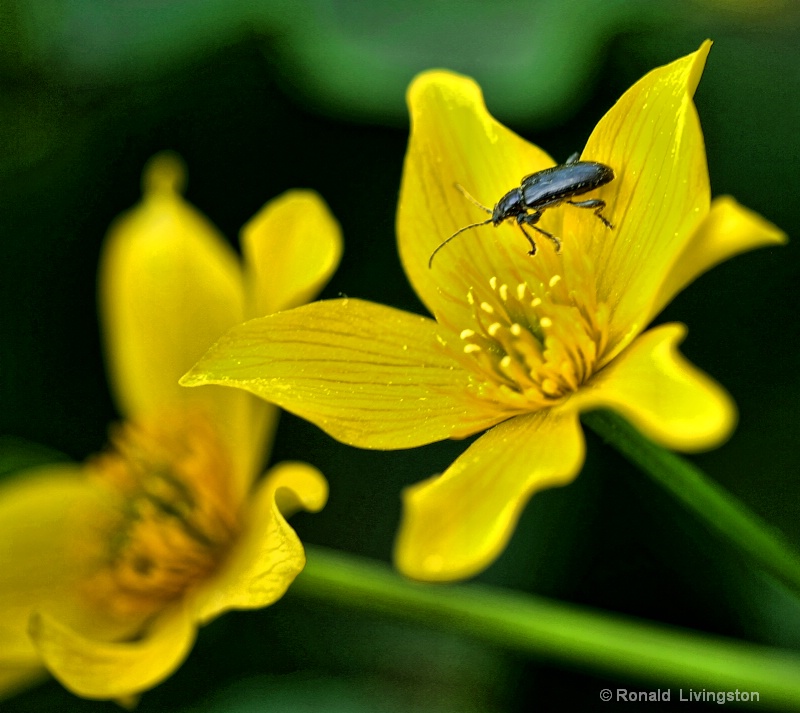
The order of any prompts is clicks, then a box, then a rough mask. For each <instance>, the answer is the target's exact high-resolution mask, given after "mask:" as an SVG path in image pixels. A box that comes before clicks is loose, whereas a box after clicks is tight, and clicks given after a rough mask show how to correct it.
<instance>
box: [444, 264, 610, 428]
mask: <svg viewBox="0 0 800 713" xmlns="http://www.w3.org/2000/svg"><path fill="white" fill-rule="evenodd" d="M572 282H573V284H572V285H570V284H567V283H568V280H566V279H565V278H564V277H562V275H560V274H553V275H551V276H550V277H549V278H546V280H545V281H539V280H537V279H532V278H530V277H529V278H528V279H527V280H526V281H524V282H515V283H511V282H510V281H509V282H507V283H506V282H501V281H500V280H499V279H498V278H497V277H491V278H490V279H489V280H488V282H484V283H483V284H478V285H475V286H473V287H472V288H471V289H470V290H469V292H468V293H467V296H466V298H467V301H468V303H469V305H470V308H471V311H472V315H473V319H472V320H471V324H469V326H467V325H464V328H463V329H462V330H461V332H460V334H459V337H460V343H458V344H451V343H449V344H447V347H448V349H449V350H451V352H452V353H454V355H456V357H457V359H458V360H459V361H460V362H461V364H462V365H463V366H464V367H465V368H466V369H467V370H468V371H469V372H470V373H471V374H472V375H473V379H472V387H473V389H474V392H475V393H476V395H477V396H479V397H480V398H484V399H489V400H491V401H493V402H495V403H498V404H500V405H502V406H503V407H504V408H508V409H509V410H510V411H518V412H528V411H535V410H538V409H540V408H547V407H549V406H553V405H554V404H556V403H558V402H560V401H561V400H563V399H565V398H567V397H569V395H570V394H572V393H573V392H575V391H577V390H578V389H579V388H580V387H581V385H582V384H584V383H585V382H586V381H587V380H588V379H590V378H591V376H592V375H593V374H594V373H595V371H597V370H598V369H599V368H600V366H602V364H603V359H604V357H605V356H606V355H607V347H608V317H609V310H608V307H607V305H605V304H603V303H597V302H596V301H595V300H590V299H588V298H587V296H588V295H591V294H593V293H594V291H593V290H591V291H585V290H583V289H575V287H576V285H575V284H574V280H573V281H572ZM581 287H583V285H582V286H581Z"/></svg>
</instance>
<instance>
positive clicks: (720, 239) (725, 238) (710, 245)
mask: <svg viewBox="0 0 800 713" xmlns="http://www.w3.org/2000/svg"><path fill="white" fill-rule="evenodd" d="M785 242H786V234H785V233H784V232H783V231H782V230H780V229H778V228H776V227H775V226H774V225H773V224H772V223H770V222H769V221H767V220H764V218H762V217H761V216H760V215H758V214H757V213H754V212H753V211H751V210H748V209H747V208H745V207H744V206H741V205H739V204H738V203H737V202H736V201H735V200H734V199H733V198H731V197H730V196H721V197H720V198H715V199H714V201H713V203H712V204H711V210H710V211H709V213H708V215H707V216H706V217H705V220H703V222H702V223H700V225H699V226H698V228H697V230H696V231H695V233H694V235H693V236H692V239H691V240H690V241H689V242H688V243H687V245H686V247H685V248H684V250H683V252H681V253H680V254H679V255H678V256H677V257H676V259H675V262H674V263H673V265H672V269H671V270H670V271H669V273H668V274H667V276H666V279H665V281H664V283H663V284H662V285H661V289H660V291H659V293H658V295H657V296H656V299H655V302H654V303H653V307H652V315H651V316H652V317H654V316H655V315H657V314H658V313H659V312H660V311H661V310H662V309H663V308H664V306H665V305H667V304H669V303H670V302H671V301H672V299H673V298H674V297H675V295H677V294H678V293H679V292H680V291H681V290H682V289H683V288H684V287H686V286H687V285H688V284H690V283H691V282H693V281H694V280H696V279H697V278H698V277H699V276H700V275H702V274H703V273H704V272H706V271H707V270H710V269H711V268H712V267H714V266H715V265H718V264H719V263H721V262H723V261H725V260H727V259H728V258H731V257H733V256H734V255H738V254H739V253H743V252H746V251H747V250H753V249H755V248H760V247H765V246H768V245H782V244H784V243H785ZM648 321H649V320H648Z"/></svg>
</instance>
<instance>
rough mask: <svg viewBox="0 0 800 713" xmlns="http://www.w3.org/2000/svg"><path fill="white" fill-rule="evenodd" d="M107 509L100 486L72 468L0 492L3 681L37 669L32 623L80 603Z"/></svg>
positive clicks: (17, 480)
mask: <svg viewBox="0 0 800 713" xmlns="http://www.w3.org/2000/svg"><path fill="white" fill-rule="evenodd" d="M100 504H101V503H100V501H99V499H98V490H97V488H96V486H95V484H94V483H92V482H90V481H89V480H88V479H87V478H85V477H84V475H83V473H82V471H81V470H80V469H79V468H78V467H76V466H72V465H53V466H46V467H42V468H38V469H35V470H30V471H26V472H24V473H20V474H19V475H17V476H16V477H14V478H12V479H10V480H7V481H5V482H4V483H3V484H2V487H0V673H1V672H3V671H5V672H6V673H7V674H9V676H10V672H13V671H14V670H18V671H19V669H20V668H22V669H25V668H26V667H28V666H34V667H35V666H38V655H37V654H36V651H35V649H34V648H33V646H32V644H31V642H30V639H29V637H28V632H27V624H28V618H29V616H30V614H31V612H32V611H33V609H34V608H36V607H40V606H55V605H58V606H59V607H61V608H63V607H64V606H66V605H67V604H68V602H67V600H72V599H73V597H74V589H75V585H76V582H78V580H79V579H80V577H81V576H82V575H83V574H85V572H86V566H87V561H86V557H85V555H87V554H88V553H87V550H88V548H87V547H84V545H83V542H84V539H85V538H86V537H87V536H88V535H89V533H88V532H87V523H91V522H94V521H96V519H97V516H98V512H99V511H98V508H99V507H100ZM19 673H22V671H19Z"/></svg>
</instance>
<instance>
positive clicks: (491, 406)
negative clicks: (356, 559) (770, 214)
mask: <svg viewBox="0 0 800 713" xmlns="http://www.w3.org/2000/svg"><path fill="white" fill-rule="evenodd" d="M709 47H710V43H706V44H704V45H703V46H702V47H701V48H700V50H699V51H697V52H695V53H694V54H691V55H689V56H687V57H684V58H683V59H679V60H677V61H676V62H673V63H672V64H669V65H667V66H665V67H661V68H659V69H656V70H654V71H653V72H651V73H649V74H648V75H647V76H645V77H644V78H643V79H641V80H640V81H639V82H637V83H636V84H635V85H634V86H633V87H632V88H631V89H630V90H628V91H627V92H626V93H625V94H624V95H623V97H622V98H621V99H620V100H619V101H618V102H617V104H616V105H615V106H614V107H613V108H612V109H611V110H610V111H609V112H608V114H606V116H605V117H603V119H602V120H601V121H600V123H599V124H598V125H597V127H596V128H595V130H594V132H593V133H592V135H591V137H590V138H589V141H588V143H587V144H586V147H585V148H584V150H583V152H582V159H583V160H591V161H598V162H601V163H603V164H606V165H607V166H610V167H612V168H613V170H614V172H615V174H616V178H615V180H613V181H612V182H610V183H608V184H606V185H604V186H603V187H601V188H600V189H598V190H597V191H595V192H593V193H592V194H590V196H589V197H592V198H600V199H602V200H604V201H605V202H606V204H607V207H606V209H605V210H604V211H603V213H604V215H605V216H606V217H607V218H608V219H609V220H610V222H611V223H612V224H613V226H614V228H613V229H609V228H607V227H606V226H605V225H604V224H603V223H602V222H601V221H600V220H598V218H597V217H596V216H595V215H594V213H593V211H591V210H582V209H580V208H575V207H573V206H569V205H562V206H559V207H555V208H549V209H548V210H547V211H545V213H544V216H543V217H542V219H541V222H540V223H539V225H540V226H541V227H542V228H543V229H544V230H546V231H548V232H550V233H552V234H553V235H556V236H559V237H560V238H561V241H562V245H563V247H562V249H561V251H560V252H556V250H555V246H554V243H553V242H552V241H550V240H548V239H546V238H540V239H539V240H538V248H539V249H538V252H537V254H536V255H535V256H534V257H531V256H529V255H528V254H527V252H528V249H529V246H528V243H527V242H526V241H525V240H524V238H523V236H522V235H521V234H520V232H519V228H518V227H517V226H515V225H514V224H513V222H509V223H504V224H501V225H500V226H499V227H494V226H492V225H487V226H485V227H479V228H476V229H474V230H471V231H469V232H467V233H464V234H462V235H460V236H459V237H458V238H457V239H456V240H453V241H452V242H451V243H449V244H448V245H447V246H446V248H445V249H443V250H442V251H441V252H440V253H439V254H438V255H437V257H436V260H435V261H434V262H433V265H432V268H429V266H428V260H429V257H430V255H431V253H432V252H433V250H434V248H435V247H436V246H437V245H438V244H439V243H441V242H442V240H444V239H445V238H446V237H447V236H449V235H451V234H452V233H453V232H454V231H455V230H456V229H458V228H460V227H462V226H464V225H467V224H470V223H474V222H476V221H477V220H481V219H483V218H485V216H484V215H482V214H481V213H480V211H479V210H478V209H477V208H476V207H475V206H474V205H473V204H472V203H471V202H470V201H468V200H466V199H465V198H464V196H463V195H461V193H459V192H458V191H456V190H455V188H454V184H455V183H459V184H461V185H463V186H464V187H465V188H466V189H467V190H468V191H469V192H470V193H471V194H472V195H474V196H475V197H476V198H477V199H478V200H480V201H482V202H484V203H489V204H490V205H491V203H492V202H493V201H496V200H497V199H499V197H500V196H502V195H503V194H504V193H506V192H507V191H508V190H509V189H510V188H512V187H514V186H517V185H519V182H520V179H521V177H522V176H525V175H527V174H531V173H534V172H536V171H540V170H542V169H544V168H547V167H549V166H553V165H554V164H555V163H556V162H555V161H554V160H553V159H552V158H551V157H550V156H548V155H547V154H545V153H544V152H543V151H542V150H541V149H539V148H537V147H536V146H533V145H531V144H529V143H527V142H526V141H524V140H523V139H521V138H520V137H519V136H517V135H515V134H514V133H512V132H511V131H509V130H508V129H507V128H505V127H504V126H502V125H501V124H499V123H498V122H497V121H495V120H494V119H493V118H492V117H491V116H490V115H489V114H488V112H487V110H486V108H485V106H484V103H483V98H482V96H481V93H480V90H479V88H478V87H477V86H476V85H475V83H474V82H473V81H471V80H470V79H467V78H465V77H461V76H458V75H455V74H451V73H448V72H442V71H435V72H428V73H425V74H422V75H421V76H419V77H417V78H416V79H415V80H414V82H413V83H412V85H411V87H410V89H409V93H408V101H409V105H410V110H411V139H410V145H409V148H408V153H407V155H406V161H405V168H404V172H403V181H402V188H401V193H400V204H399V209H398V216H397V230H398V239H399V248H400V255H401V257H402V260H403V265H404V267H405V270H406V272H407V274H408V276H409V279H410V280H411V283H412V284H413V286H414V289H415V290H416V291H417V294H418V295H419V296H420V298H421V299H422V301H423V302H424V303H425V305H426V306H427V307H428V309H429V310H430V311H431V313H432V314H433V315H434V317H435V320H432V319H428V318H425V317H420V316H417V315H413V314H408V313H406V312H401V311H398V310H395V309H390V308H388V307H384V306H380V305H377V304H372V303H369V302H364V301H359V300H355V299H343V300H332V301H326V302H319V303H315V304H311V305H307V306H304V307H300V308H298V309H296V310H291V311H288V312H283V313H281V314H277V315H273V316H271V317H266V318H264V319H257V320H253V321H251V322H248V323H246V324H244V325H242V326H240V327H236V328H235V329H233V330H231V331H230V332H229V333H228V334H227V335H226V336H225V337H223V338H222V339H221V340H220V341H219V342H218V343H217V344H216V345H215V346H214V347H213V348H212V349H211V350H210V351H209V352H208V353H207V354H206V355H205V356H204V357H203V359H202V360H201V361H200V362H199V364H198V365H197V366H195V368H194V369H193V370H192V371H191V372H189V373H188V374H187V376H186V377H184V380H183V383H185V384H188V385H192V386H196V385H201V384H227V385H230V386H236V387H239V388H242V389H246V390H249V391H251V392H252V393H255V394H258V395H259V396H262V397H263V398H265V399H267V400H269V401H272V402H273V403H276V404H279V405H281V406H282V407H284V408H286V409H287V410H289V411H292V412H294V413H296V414H298V415H300V416H302V417H304V418H306V419H308V420H310V421H312V422H313V423H315V424H317V425H318V426H320V427H321V428H322V429H324V430H325V431H327V432H328V433H330V434H331V435H332V436H334V437H335V438H338V439H339V440H341V441H344V442H345V443H349V444H352V445H356V446H360V447H365V448H387V449H388V448H409V447H412V446H419V445H422V444H425V443H430V442H433V441H437V440H440V439H444V438H460V437H464V436H469V435H471V434H474V433H476V432H479V431H482V430H484V429H489V430H488V431H487V432H486V433H485V434H484V435H482V436H481V437H480V438H478V439H477V440H476V441H475V442H474V443H473V444H472V445H470V446H469V448H467V450H466V451H465V452H464V454H463V455H462V456H461V457H460V458H458V460H456V462H455V463H453V465H452V466H450V468H448V469H447V470H446V472H445V473H443V474H442V475H438V476H435V477H433V478H431V479H429V480H427V481H424V482H422V483H419V484H417V485H415V486H413V487H411V488H409V489H408V490H407V491H406V492H405V495H404V514H403V521H402V524H401V529H400V533H399V536H398V540H397V544H396V552H395V557H396V562H397V566H398V567H399V569H400V570H401V571H402V572H404V573H405V574H407V575H409V576H411V577H415V578H419V579H427V580H451V579H457V578H461V577H466V576H469V575H472V574H474V573H476V572H478V571H480V570H481V569H482V568H484V567H486V566H487V565H488V564H489V563H491V562H492V561H493V560H494V559H495V558H496V557H497V556H498V554H499V553H500V552H501V551H502V549H503V547H504V546H505V544H506V542H507V541H508V538H509V537H510V535H511V532H512V531H513V528H514V526H515V523H516V521H517V518H518V516H519V513H520V511H521V510H522V508H523V507H524V505H525V503H526V502H527V500H528V499H529V498H530V497H531V495H532V494H533V493H534V492H536V491H538V490H541V489H542V488H547V487H552V486H556V485H563V484H565V483H569V482H570V481H572V480H573V479H574V478H575V476H576V474H577V473H578V471H579V470H580V468H581V466H582V464H583V460H584V439H583V433H582V430H581V426H580V422H579V415H580V413H581V412H582V411H586V410H591V409H595V408H611V409H614V410H615V411H618V412H619V413H621V414H622V415H623V416H624V417H626V418H627V419H628V420H629V421H630V422H631V423H633V424H634V425H635V426H636V427H637V428H638V429H639V430H641V432H642V433H644V434H646V435H647V436H649V437H650V438H652V439H653V440H654V441H656V442H658V443H660V444H663V445H664V446H667V447H669V448H675V449H679V450H686V451H693V450H697V449H703V448H708V447H711V446H714V445H716V444H719V443H720V442H721V441H722V440H724V439H725V438H726V437H727V436H728V434H729V433H730V431H731V430H732V428H733V425H734V422H735V408H734V405H733V403H732V402H731V399H730V398H729V396H728V395H727V394H726V393H725V392H724V391H723V389H722V388H721V387H720V386H718V385H717V384H716V383H714V382H713V381H712V380H711V379H710V378H709V377H708V376H706V375H705V374H703V373H702V372H701V371H699V370H698V369H696V368H695V367H694V366H692V365H691V364H689V363H688V362H687V361H686V360H685V359H684V358H683V357H682V356H681V354H680V353H679V352H678V349H677V347H678V344H679V343H680V342H681V341H682V340H683V338H684V337H685V335H686V328H685V327H684V326H683V325H680V324H664V325H661V326H658V327H656V328H654V329H651V330H649V331H645V329H646V327H647V325H648V324H649V323H650V322H651V321H652V320H653V318H654V317H655V316H656V315H657V314H658V313H659V312H660V311H661V310H662V308H663V307H664V306H665V305H666V304H667V303H668V302H669V301H670V300H671V299H672V298H673V297H674V296H675V295H676V294H677V293H678V292H679V291H680V290H682V289H683V288H684V287H686V285H688V284H689V283H690V282H692V281H693V280H694V279H695V278H696V277H698V276H699V275H700V274H701V273H703V272H705V271H706V270H708V269H709V268H710V267H712V266H713V265H715V264H717V263H719V262H720V261H722V260H725V259H726V258H729V257H731V256H732V255H735V254H737V253H740V252H742V251H745V250H749V249H751V248H754V247H757V246H760V245H769V244H774V243H780V242H781V241H782V240H783V239H784V237H783V235H782V233H781V232H780V231H778V230H777V229H776V228H775V227H773V226H772V225H770V224H769V223H767V222H766V221H765V220H763V219H762V218H760V217H759V216H757V215H755V214H753V213H752V212H750V211H748V210H747V209H745V208H743V207H741V206H739V205H738V204H737V203H736V202H735V201H734V200H733V199H731V198H727V197H722V198H717V199H715V200H714V201H711V199H710V188H709V180H708V170H707V166H706V158H705V152H704V147H703V137H702V133H701V130H700V124H699V120H698V117H697V113H696V110H695V106H694V104H693V102H692V95H693V93H694V90H695V87H696V85H697V83H698V81H699V79H700V75H701V72H702V69H703V65H704V62H705V59H706V55H707V53H708V49H709ZM533 235H534V237H536V236H537V235H538V234H537V233H533Z"/></svg>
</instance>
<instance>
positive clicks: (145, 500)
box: [85, 410, 239, 617]
mask: <svg viewBox="0 0 800 713" xmlns="http://www.w3.org/2000/svg"><path fill="white" fill-rule="evenodd" d="M90 468H91V469H92V471H93V473H94V474H95V475H96V477H97V478H99V479H100V481H101V482H102V483H103V484H104V485H106V486H107V487H108V490H109V492H110V493H111V496H112V499H113V501H114V502H115V503H116V506H115V512H116V515H115V516H114V517H112V518H110V520H109V522H108V523H104V524H103V525H102V530H103V531H102V532H98V535H99V536H100V538H101V541H102V542H104V543H105V547H104V548H101V550H100V554H99V555H98V562H97V566H96V572H95V574H94V575H93V576H92V577H90V578H89V579H88V581H87V584H86V588H85V589H86V594H87V596H89V597H91V598H92V599H94V600H96V601H97V602H98V603H100V604H101V605H103V606H105V608H106V609H107V610H108V611H109V612H110V613H112V614H113V615H116V616H119V617H130V616H137V615H138V616H149V615H150V614H152V613H154V612H157V611H159V610H160V609H161V608H163V607H164V606H165V605H167V604H168V603H169V602H171V601H173V600H176V599H178V598H180V597H182V596H184V595H185V594H186V593H187V592H189V591H190V590H192V589H194V588H195V587H197V586H198V585H199V584H201V583H202V582H204V581H205V580H207V579H208V577H209V576H210V575H211V574H213V572H214V571H215V570H216V569H217V568H218V567H219V566H220V564H221V563H222V562H223V561H224V559H225V557H226V555H227V552H228V550H229V548H230V545H231V544H232V542H233V541H234V540H235V538H236V536H237V534H238V529H239V514H238V510H237V507H236V504H235V503H234V499H233V497H232V495H231V492H230V490H229V484H230V482H231V465H230V460H229V458H228V454H227V453H226V451H225V448H224V447H223V445H222V443H221V441H220V439H219V436H218V434H217V433H216V431H215V429H214V428H213V426H212V424H211V421H210V420H209V419H208V418H206V417H205V415H204V414H202V413H199V412H196V411H183V410H182V411H179V412H175V413H168V414H160V417H159V418H158V419H157V420H155V419H154V420H148V421H137V422H129V423H126V424H124V425H122V426H120V427H118V428H117V429H116V430H115V431H114V432H113V433H112V437H111V446H110V448H109V450H108V451H107V452H105V453H103V454H101V455H99V456H97V457H95V459H94V460H93V461H92V462H91V463H90Z"/></svg>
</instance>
